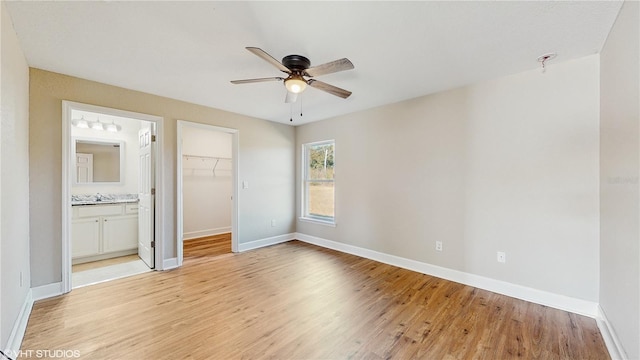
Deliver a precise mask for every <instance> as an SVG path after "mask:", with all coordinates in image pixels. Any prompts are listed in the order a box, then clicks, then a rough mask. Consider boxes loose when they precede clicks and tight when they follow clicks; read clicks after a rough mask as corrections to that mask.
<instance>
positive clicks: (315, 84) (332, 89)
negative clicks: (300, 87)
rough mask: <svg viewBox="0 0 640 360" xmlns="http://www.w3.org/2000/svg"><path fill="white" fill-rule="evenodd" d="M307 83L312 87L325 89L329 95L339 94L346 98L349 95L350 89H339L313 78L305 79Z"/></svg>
mask: <svg viewBox="0 0 640 360" xmlns="http://www.w3.org/2000/svg"><path fill="white" fill-rule="evenodd" d="M307 84H309V86H311V87H314V88H316V89H318V90H322V91H326V92H328V93H329V94H331V95H335V96H339V97H341V98H343V99H346V98H348V97H349V96H350V95H351V91H349V90H345V89H340V88H339V87H336V86H333V85H329V84H327V83H325V82H322V81H318V80H315V79H309V80H308V81H307Z"/></svg>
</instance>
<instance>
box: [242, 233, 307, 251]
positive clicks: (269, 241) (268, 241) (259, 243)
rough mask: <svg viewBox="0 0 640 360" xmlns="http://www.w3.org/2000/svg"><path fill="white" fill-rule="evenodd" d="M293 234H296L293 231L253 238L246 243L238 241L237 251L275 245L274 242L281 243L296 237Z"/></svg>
mask: <svg viewBox="0 0 640 360" xmlns="http://www.w3.org/2000/svg"><path fill="white" fill-rule="evenodd" d="M295 235H296V234H295V233H291V234H284V235H278V236H272V237H268V238H265V239H260V240H254V241H250V242H246V243H240V244H238V251H239V252H243V251H247V250H253V249H258V248H261V247H265V246H270V245H275V244H280V243H283V242H287V241H291V240H294V239H295V238H296V236H295Z"/></svg>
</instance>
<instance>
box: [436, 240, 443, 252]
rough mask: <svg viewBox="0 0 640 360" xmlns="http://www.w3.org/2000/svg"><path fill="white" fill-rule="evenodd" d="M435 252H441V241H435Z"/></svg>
mask: <svg viewBox="0 0 640 360" xmlns="http://www.w3.org/2000/svg"><path fill="white" fill-rule="evenodd" d="M436 251H442V241H436Z"/></svg>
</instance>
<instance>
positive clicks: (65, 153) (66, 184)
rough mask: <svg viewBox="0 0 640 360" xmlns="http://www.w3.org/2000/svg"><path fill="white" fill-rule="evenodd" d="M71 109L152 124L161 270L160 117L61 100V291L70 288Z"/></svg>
mask: <svg viewBox="0 0 640 360" xmlns="http://www.w3.org/2000/svg"><path fill="white" fill-rule="evenodd" d="M72 110H79V111H90V112H96V113H101V114H108V115H113V116H120V117H125V118H131V119H134V120H142V121H149V122H153V123H155V124H156V143H155V144H156V145H155V146H156V152H155V155H156V158H155V159H154V164H155V187H156V201H155V218H154V229H155V241H156V244H157V245H156V247H155V248H154V261H155V270H163V269H164V268H163V259H164V252H165V251H164V248H165V246H164V245H165V241H166V239H165V236H164V231H162V225H161V224H162V223H163V222H162V219H163V218H164V211H163V209H164V203H165V191H164V181H163V173H164V167H163V160H162V144H163V143H164V141H163V140H164V118H163V117H161V116H156V115H149V114H142V113H136V112H132V111H126V110H119V109H114V108H108V107H103V106H97V105H90V104H84V103H79V102H74V101H68V100H63V101H62V193H61V196H62V201H61V202H62V209H61V211H62V212H61V215H62V292H63V293H68V292H69V291H71V288H72V282H71V275H72V271H71V266H72V262H71V182H72V179H73V177H72V171H73V169H72V167H71V166H72V162H71V147H72V141H71V112H72Z"/></svg>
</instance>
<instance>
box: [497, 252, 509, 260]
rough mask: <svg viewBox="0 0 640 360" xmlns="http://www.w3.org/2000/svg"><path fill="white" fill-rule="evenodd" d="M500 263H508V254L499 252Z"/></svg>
mask: <svg viewBox="0 0 640 360" xmlns="http://www.w3.org/2000/svg"><path fill="white" fill-rule="evenodd" d="M498 262H499V263H506V262H507V254H505V253H504V252H502V251H498Z"/></svg>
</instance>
